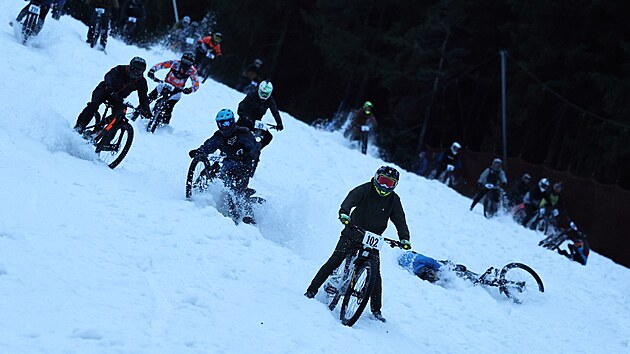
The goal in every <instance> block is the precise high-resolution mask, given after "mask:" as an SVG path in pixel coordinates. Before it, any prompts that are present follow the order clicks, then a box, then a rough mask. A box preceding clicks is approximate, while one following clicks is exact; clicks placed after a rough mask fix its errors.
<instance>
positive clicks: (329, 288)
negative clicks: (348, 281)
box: [324, 284, 337, 295]
mask: <svg viewBox="0 0 630 354" xmlns="http://www.w3.org/2000/svg"><path fill="white" fill-rule="evenodd" d="M324 291H325V292H327V293H328V294H330V295H335V294H336V293H337V288H335V287H334V286H332V285H330V284H328V285H326V286H325V287H324Z"/></svg>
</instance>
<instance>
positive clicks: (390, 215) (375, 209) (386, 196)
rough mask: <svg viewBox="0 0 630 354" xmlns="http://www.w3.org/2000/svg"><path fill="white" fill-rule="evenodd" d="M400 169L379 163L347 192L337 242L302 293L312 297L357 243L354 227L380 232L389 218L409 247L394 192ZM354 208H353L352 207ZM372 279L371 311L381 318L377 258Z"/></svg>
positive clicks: (357, 237) (400, 237)
mask: <svg viewBox="0 0 630 354" xmlns="http://www.w3.org/2000/svg"><path fill="white" fill-rule="evenodd" d="M399 177H400V173H399V172H398V171H397V170H396V169H395V168H393V167H389V166H382V167H381V168H379V169H378V170H377V171H376V174H374V178H372V180H371V181H370V182H366V183H363V184H361V185H359V186H358V187H356V188H354V189H353V190H351V191H350V193H348V196H347V197H346V199H344V201H343V202H342V203H341V208H340V209H339V221H341V223H342V224H344V225H345V227H344V229H343V231H342V232H341V237H340V238H339V242H337V246H336V247H335V250H334V251H333V254H332V255H331V256H330V258H329V259H328V261H326V263H325V264H324V265H323V266H322V267H321V268H320V270H319V271H318V272H317V274H316V275H315V277H314V278H313V280H312V281H311V284H310V285H309V287H308V289H307V290H306V293H305V294H304V296H306V297H308V298H309V299H312V298H313V297H315V294H317V290H318V289H319V287H321V286H322V284H323V283H324V282H325V281H326V279H327V278H328V276H330V275H331V274H332V272H333V271H334V270H335V269H336V268H337V267H339V265H340V264H341V263H342V262H343V260H344V258H346V255H347V254H350V253H353V252H355V251H356V250H357V249H359V248H360V247H361V243H362V240H363V235H362V234H361V233H360V232H359V231H358V230H357V229H356V228H354V227H352V226H358V227H360V228H363V229H365V230H367V231H370V232H373V233H375V234H379V235H380V234H382V233H383V232H384V231H385V229H386V228H387V222H388V221H389V220H391V221H392V222H393V223H394V226H396V230H397V231H398V238H399V239H400V241H401V243H402V247H403V248H404V249H411V243H410V242H409V228H408V227H407V221H406V219H405V212H404V210H403V207H402V204H401V202H400V197H398V195H397V194H396V193H395V192H394V188H396V185H398V179H399ZM353 208H354V209H353ZM376 263H377V266H376V272H375V275H376V283H375V284H374V289H373V291H372V295H371V297H370V307H371V310H372V315H373V316H374V318H376V319H377V320H379V321H382V322H385V318H384V317H383V315H382V314H381V305H382V302H381V298H382V284H381V272H380V262H379V259H378V257H377V258H376Z"/></svg>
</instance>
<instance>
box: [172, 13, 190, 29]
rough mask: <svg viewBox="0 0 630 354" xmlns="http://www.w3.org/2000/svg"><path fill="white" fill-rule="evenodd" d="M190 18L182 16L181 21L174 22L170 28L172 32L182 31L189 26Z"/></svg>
mask: <svg viewBox="0 0 630 354" xmlns="http://www.w3.org/2000/svg"><path fill="white" fill-rule="evenodd" d="M190 21H191V20H190V16H184V17H182V19H181V21H179V22H176V23H175V24H174V25H173V28H171V30H172V31H180V30H183V29H185V28H188V26H190Z"/></svg>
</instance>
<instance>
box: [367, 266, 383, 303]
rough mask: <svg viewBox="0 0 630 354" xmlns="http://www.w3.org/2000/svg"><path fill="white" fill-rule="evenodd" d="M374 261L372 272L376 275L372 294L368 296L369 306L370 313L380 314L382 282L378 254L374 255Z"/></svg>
mask: <svg viewBox="0 0 630 354" xmlns="http://www.w3.org/2000/svg"><path fill="white" fill-rule="evenodd" d="M374 261H375V262H374V263H376V269H372V274H373V275H374V276H375V277H376V279H374V288H373V289H372V295H371V296H370V308H371V309H372V313H374V314H376V313H378V314H380V313H381V306H382V298H383V294H382V293H383V283H382V279H381V269H380V268H381V266H380V264H381V261H380V257H379V256H378V254H377V255H376V256H375V257H374Z"/></svg>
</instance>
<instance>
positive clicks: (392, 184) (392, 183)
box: [376, 175, 398, 189]
mask: <svg viewBox="0 0 630 354" xmlns="http://www.w3.org/2000/svg"><path fill="white" fill-rule="evenodd" d="M376 183H378V184H379V185H381V187H384V188H389V189H394V188H396V185H397V184H398V180H397V179H395V178H392V177H389V176H385V175H378V176H376Z"/></svg>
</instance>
